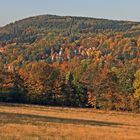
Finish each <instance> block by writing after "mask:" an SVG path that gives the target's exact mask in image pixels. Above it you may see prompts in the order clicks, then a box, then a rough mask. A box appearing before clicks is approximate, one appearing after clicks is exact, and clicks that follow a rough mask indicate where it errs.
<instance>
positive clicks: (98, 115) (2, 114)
mask: <svg viewBox="0 0 140 140" xmlns="http://www.w3.org/2000/svg"><path fill="white" fill-rule="evenodd" d="M0 140H140V114H135V113H122V112H111V111H97V110H94V109H79V108H77V109H74V108H61V107H44V106H31V105H16V104H14V105H12V104H0Z"/></svg>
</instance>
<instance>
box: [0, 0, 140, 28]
mask: <svg viewBox="0 0 140 140" xmlns="http://www.w3.org/2000/svg"><path fill="white" fill-rule="evenodd" d="M42 14H55V15H71V16H87V17H95V18H107V19H117V20H132V21H140V0H0V26H3V25H5V24H7V23H10V22H14V21H16V20H19V19H22V18H25V17H30V16H35V15H42Z"/></svg>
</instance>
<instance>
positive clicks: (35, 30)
mask: <svg viewBox="0 0 140 140" xmlns="http://www.w3.org/2000/svg"><path fill="white" fill-rule="evenodd" d="M139 27H140V23H138V22H129V21H115V20H107V19H96V18H88V17H71V16H55V15H43V16H35V17H30V18H26V19H23V20H20V21H16V22H15V23H10V24H8V25H6V26H4V27H2V28H0V41H13V40H15V39H16V40H19V41H20V42H30V43H32V42H34V41H35V40H36V39H37V38H39V37H40V36H41V37H42V36H45V35H46V33H48V32H52V31H53V32H55V33H58V34H59V33H61V34H63V35H65V36H70V35H74V34H78V33H80V34H81V33H89V32H91V33H102V32H104V33H105V32H126V33H127V34H138V33H140V28H139Z"/></svg>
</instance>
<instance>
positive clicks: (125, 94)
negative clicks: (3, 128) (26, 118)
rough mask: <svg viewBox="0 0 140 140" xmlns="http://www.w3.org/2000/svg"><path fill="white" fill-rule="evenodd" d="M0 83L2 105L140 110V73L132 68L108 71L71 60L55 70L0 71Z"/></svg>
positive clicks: (36, 65)
mask: <svg viewBox="0 0 140 140" xmlns="http://www.w3.org/2000/svg"><path fill="white" fill-rule="evenodd" d="M64 65H65V66H66V68H65V69H64ZM75 66H76V67H75ZM99 67H100V68H99ZM0 81H1V83H0V90H1V91H0V101H4V102H20V103H33V104H43V105H59V106H75V107H93V108H97V109H110V110H129V111H132V110H138V109H140V94H139V93H140V70H137V67H136V66H135V65H129V64H125V66H124V67H123V68H121V67H112V68H111V69H110V68H109V67H101V66H100V65H98V64H96V63H93V62H90V61H89V62H80V61H78V60H75V62H73V63H71V64H68V63H66V64H63V66H60V67H59V68H58V67H57V68H56V67H55V66H52V65H49V64H47V63H46V62H32V63H29V64H28V65H26V67H24V68H21V69H19V70H18V71H6V70H2V69H1V73H0Z"/></svg>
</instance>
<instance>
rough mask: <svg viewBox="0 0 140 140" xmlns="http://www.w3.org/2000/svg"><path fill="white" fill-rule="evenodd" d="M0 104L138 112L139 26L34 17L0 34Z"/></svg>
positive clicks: (139, 106)
mask: <svg viewBox="0 0 140 140" xmlns="http://www.w3.org/2000/svg"><path fill="white" fill-rule="evenodd" d="M0 101H4V102H21V103H34V104H44V105H60V106H77V107H78V106H80V107H81V106H82V107H93V108H98V109H111V110H139V109H140V23H138V22H130V21H114V20H106V19H95V18H87V17H70V16H63V17H62V16H54V15H44V16H36V17H31V18H27V19H23V20H20V21H16V22H15V23H11V24H8V25H6V26H4V27H1V28H0Z"/></svg>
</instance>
